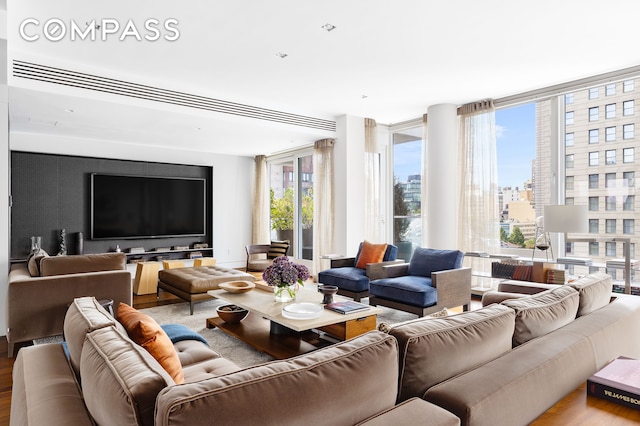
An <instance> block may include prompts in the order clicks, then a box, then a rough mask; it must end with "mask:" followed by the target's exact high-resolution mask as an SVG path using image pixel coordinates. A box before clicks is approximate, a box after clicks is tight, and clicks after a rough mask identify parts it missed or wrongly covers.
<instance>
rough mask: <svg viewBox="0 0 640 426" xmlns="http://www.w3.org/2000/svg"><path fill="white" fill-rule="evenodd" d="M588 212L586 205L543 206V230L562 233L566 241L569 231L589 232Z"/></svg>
mask: <svg viewBox="0 0 640 426" xmlns="http://www.w3.org/2000/svg"><path fill="white" fill-rule="evenodd" d="M588 212H589V211H588V209H587V206H586V205H584V206H575V205H557V206H544V230H545V231H546V232H558V233H564V236H565V241H567V233H569V232H579V233H586V232H589V218H588Z"/></svg>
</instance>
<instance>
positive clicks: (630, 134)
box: [622, 124, 636, 140]
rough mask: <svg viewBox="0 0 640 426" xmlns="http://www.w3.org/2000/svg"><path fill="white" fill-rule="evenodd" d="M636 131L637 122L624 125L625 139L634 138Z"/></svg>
mask: <svg viewBox="0 0 640 426" xmlns="http://www.w3.org/2000/svg"><path fill="white" fill-rule="evenodd" d="M635 133H636V126H635V124H625V125H623V126H622V138H623V139H625V140H629V139H633V138H634V137H635Z"/></svg>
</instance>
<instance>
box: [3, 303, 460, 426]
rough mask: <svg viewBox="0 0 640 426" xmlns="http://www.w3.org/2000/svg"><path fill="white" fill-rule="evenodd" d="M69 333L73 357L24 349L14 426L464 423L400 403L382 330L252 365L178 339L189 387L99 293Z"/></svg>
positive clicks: (391, 346) (394, 361)
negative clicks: (105, 305) (127, 327)
mask: <svg viewBox="0 0 640 426" xmlns="http://www.w3.org/2000/svg"><path fill="white" fill-rule="evenodd" d="M64 331H65V340H66V343H67V347H68V352H69V360H67V356H66V355H65V352H64V350H63V347H62V345H59V344H46V345H38V346H32V347H26V348H22V349H20V351H19V352H18V357H17V359H16V362H15V365H14V370H13V380H14V381H13V393H12V401H11V418H10V422H11V425H14V426H16V425H40V424H47V425H70V424H73V425H89V424H93V422H95V423H96V424H100V425H119V426H122V425H154V424H156V425H169V424H172V425H176V424H189V425H199V424H216V425H249V424H260V425H299V424H305V423H306V424H318V425H319V424H331V425H354V424H364V425H383V424H384V425H386V424H396V425H401V424H415V420H416V419H424V418H428V419H430V424H433V425H458V424H459V419H458V418H457V417H456V416H454V415H453V414H451V413H449V412H447V411H446V410H444V409H442V408H439V407H437V406H435V405H433V404H430V403H428V402H426V401H424V400H421V399H417V398H414V399H410V400H408V401H406V402H404V403H402V404H398V405H396V395H397V386H398V370H397V365H398V346H397V342H396V340H395V339H394V338H393V337H391V336H389V335H386V334H384V333H381V332H378V331H374V332H370V333H368V334H366V335H363V336H360V337H358V338H356V339H352V340H349V341H345V342H342V343H339V344H336V345H333V346H330V347H328V348H325V349H321V350H318V351H315V352H312V353H309V354H306V355H302V356H299V357H296V358H292V359H289V360H285V361H273V362H270V363H266V364H262V365H258V366H254V367H250V368H245V369H241V368H240V367H238V366H237V365H235V364H234V363H233V362H232V361H231V360H227V359H224V358H222V357H220V355H219V354H218V353H216V352H215V351H214V350H212V349H210V348H208V347H207V346H205V345H204V344H203V343H201V342H200V341H196V340H185V341H180V342H177V343H175V349H176V352H177V354H178V357H179V358H180V362H181V364H182V367H183V374H184V383H182V384H176V383H175V382H174V381H173V379H172V378H171V376H169V374H168V373H167V372H166V371H165V370H164V369H163V368H162V367H161V366H160V364H159V363H158V361H156V359H155V358H153V357H152V356H151V355H150V354H149V353H148V352H147V351H146V350H145V349H143V348H142V347H141V346H139V345H137V344H136V343H134V342H133V341H132V340H131V339H130V338H129V337H128V335H127V332H126V330H124V329H123V327H122V325H121V324H120V323H119V322H118V321H116V320H115V319H114V318H113V317H111V316H110V315H109V314H108V313H107V312H106V311H105V310H104V309H103V308H102V307H101V306H100V304H98V303H97V301H96V300H95V299H93V298H79V299H76V300H75V301H74V302H73V304H72V305H71V306H70V308H69V311H68V312H67V315H66V317H65V325H64ZM372 372H375V374H372Z"/></svg>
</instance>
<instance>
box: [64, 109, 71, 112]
mask: <svg viewBox="0 0 640 426" xmlns="http://www.w3.org/2000/svg"><path fill="white" fill-rule="evenodd" d="M64 111H65V112H73V110H72V109H69V108H67V109H65V110H64Z"/></svg>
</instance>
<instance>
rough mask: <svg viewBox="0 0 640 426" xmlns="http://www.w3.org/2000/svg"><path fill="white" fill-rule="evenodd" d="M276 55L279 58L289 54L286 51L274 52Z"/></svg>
mask: <svg viewBox="0 0 640 426" xmlns="http://www.w3.org/2000/svg"><path fill="white" fill-rule="evenodd" d="M276 56H277V57H279V58H280V59H284V58H286V57H287V56H289V55H287V54H286V53H282V52H278V53H276Z"/></svg>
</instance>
